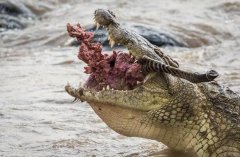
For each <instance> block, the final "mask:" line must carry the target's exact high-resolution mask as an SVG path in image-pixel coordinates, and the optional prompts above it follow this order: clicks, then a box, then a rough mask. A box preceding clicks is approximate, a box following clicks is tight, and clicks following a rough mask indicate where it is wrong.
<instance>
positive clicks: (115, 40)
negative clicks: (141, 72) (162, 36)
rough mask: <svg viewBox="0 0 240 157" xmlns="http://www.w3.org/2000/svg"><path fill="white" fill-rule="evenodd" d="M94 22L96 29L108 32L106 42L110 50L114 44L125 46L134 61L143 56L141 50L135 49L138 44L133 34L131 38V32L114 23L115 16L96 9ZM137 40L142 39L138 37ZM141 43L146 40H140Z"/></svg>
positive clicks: (107, 11)
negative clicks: (103, 29) (103, 28)
mask: <svg viewBox="0 0 240 157" xmlns="http://www.w3.org/2000/svg"><path fill="white" fill-rule="evenodd" d="M94 20H95V24H96V28H97V29H98V28H99V27H100V26H102V27H106V29H107V31H108V40H109V45H110V47H111V48H112V47H113V46H114V45H115V44H117V45H122V46H125V47H126V48H127V49H128V51H129V53H131V54H132V55H133V56H134V57H135V58H136V59H138V58H139V57H141V56H143V53H142V50H141V49H138V48H137V49H136V46H135V45H136V43H138V41H137V39H135V37H134V36H135V35H136V36H139V35H138V34H135V33H134V36H132V32H129V31H128V30H126V29H125V28H123V27H121V26H120V24H119V23H118V22H117V21H116V16H115V15H114V14H113V13H112V12H111V11H109V10H103V9H98V10H96V11H95V13H94ZM139 38H142V37H140V36H139ZM142 41H146V42H147V43H149V42H148V41H147V40H146V39H144V38H142Z"/></svg>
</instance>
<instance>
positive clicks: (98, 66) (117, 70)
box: [67, 24, 144, 90]
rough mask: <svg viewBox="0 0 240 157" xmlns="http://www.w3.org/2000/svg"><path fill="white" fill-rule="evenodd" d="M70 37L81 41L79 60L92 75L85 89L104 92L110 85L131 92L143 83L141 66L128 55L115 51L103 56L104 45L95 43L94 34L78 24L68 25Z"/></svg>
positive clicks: (86, 71)
mask: <svg viewBox="0 0 240 157" xmlns="http://www.w3.org/2000/svg"><path fill="white" fill-rule="evenodd" d="M67 31H68V33H69V36H71V37H74V38H76V39H77V40H78V41H81V43H82V44H81V46H80V49H79V52H78V58H79V59H80V60H82V61H84V62H85V63H86V64H87V66H86V67H84V68H85V73H87V74H90V76H89V78H88V80H87V81H86V83H85V87H87V88H91V89H95V90H102V89H103V88H104V87H106V86H107V85H109V86H110V87H111V88H113V89H118V90H120V89H124V90H130V89H133V88H134V87H135V86H136V85H137V81H139V82H142V81H143V79H144V75H143V74H142V73H141V65H140V64H138V63H134V61H135V59H134V57H133V56H131V55H130V54H128V53H123V52H121V51H119V52H116V51H113V52H112V54H103V53H102V45H101V44H100V43H93V37H94V33H93V32H85V31H84V29H83V28H82V27H81V26H80V24H77V25H76V26H72V25H70V24H67Z"/></svg>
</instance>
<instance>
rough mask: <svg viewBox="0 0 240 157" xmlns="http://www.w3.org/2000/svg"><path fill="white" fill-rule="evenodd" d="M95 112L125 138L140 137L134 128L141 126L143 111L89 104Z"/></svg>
mask: <svg viewBox="0 0 240 157" xmlns="http://www.w3.org/2000/svg"><path fill="white" fill-rule="evenodd" d="M89 104H90V106H91V107H92V109H93V110H94V112H95V113H96V114H97V115H98V116H99V117H100V118H101V119H102V120H103V121H104V122H105V123H106V124H107V125H108V126H109V127H110V128H111V129H112V130H114V131H116V132H117V133H119V134H122V135H125V136H138V135H137V132H136V131H134V129H133V127H134V126H136V125H139V126H140V122H141V119H142V118H143V117H144V115H145V113H144V112H143V111H139V110H134V109H129V108H124V107H119V106H115V105H111V104H103V103H93V102H90V103H89Z"/></svg>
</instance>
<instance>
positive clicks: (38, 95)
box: [0, 0, 240, 157]
mask: <svg viewBox="0 0 240 157" xmlns="http://www.w3.org/2000/svg"><path fill="white" fill-rule="evenodd" d="M22 1H23V2H24V3H25V4H27V6H28V7H30V8H31V9H32V10H33V11H34V13H35V14H37V15H39V16H40V18H39V20H36V21H35V22H34V24H32V25H30V26H29V27H28V28H26V29H24V30H20V31H16V30H15V31H7V32H3V33H2V34H0V67H1V68H0V156H1V155H2V156H168V157H170V156H179V155H173V154H172V153H171V152H169V151H168V150H166V147H165V146H164V145H162V144H161V143H159V142H155V141H151V140H144V139H141V138H127V137H125V136H121V135H119V134H117V133H115V132H113V131H112V130H111V129H109V128H108V127H107V126H106V125H105V124H104V123H103V122H102V121H101V120H100V119H99V118H98V117H97V116H96V114H95V113H94V112H93V111H92V109H91V108H90V107H89V106H88V105H87V103H71V101H72V100H73V99H72V98H71V97H70V96H68V95H67V94H66V93H65V92H64V86H65V84H66V83H67V82H68V81H69V82H70V83H71V84H73V85H77V84H78V82H79V80H83V79H85V78H86V75H84V74H83V72H82V70H81V69H82V68H83V66H84V65H83V64H82V63H81V62H79V61H78V59H77V57H76V52H77V48H76V47H70V46H67V43H68V42H69V41H68V40H69V37H68V36H67V34H66V27H65V26H66V23H67V22H71V23H77V22H80V23H81V24H83V25H88V24H91V23H93V21H92V17H93V16H92V14H93V11H94V10H95V9H96V8H105V9H108V8H110V9H111V10H113V11H114V12H115V13H116V14H117V15H118V17H119V20H120V21H121V22H131V23H140V24H143V25H152V26H153V27H155V28H160V29H162V30H165V31H166V32H169V33H171V34H173V35H174V36H176V37H177V39H178V40H179V41H181V42H183V43H185V44H186V45H188V47H189V48H178V47H172V48H170V47H166V48H163V51H165V52H166V53H168V54H169V55H171V56H173V57H174V58H176V59H177V60H178V61H179V62H180V64H181V66H182V67H183V68H184V69H188V70H189V69H192V70H193V71H200V72H201V71H202V72H203V71H206V70H207V69H211V68H212V69H215V70H217V71H218V72H219V73H220V77H219V78H218V79H217V80H218V81H219V82H221V83H222V84H224V85H226V86H230V87H231V88H232V89H233V90H235V91H240V2H239V1H237V0H235V1H234V0H232V1H229V2H226V1H225V0H211V1H209V0H201V1H198V0H193V1H190V0H173V1H168V0H163V1H161V2H160V1H157V0H152V1H140V0H139V1H138V0H132V1H128V0H123V1H117V0H116V1H114V0H105V1H101V2H100V1H84V0H82V1H77V0H75V1H74V0H71V1H64V0H58V1H48V2H44V1H36V2H32V1H30V0H22Z"/></svg>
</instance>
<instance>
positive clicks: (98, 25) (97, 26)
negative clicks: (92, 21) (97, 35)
mask: <svg viewBox="0 0 240 157" xmlns="http://www.w3.org/2000/svg"><path fill="white" fill-rule="evenodd" d="M99 27H100V24H99V23H97V22H96V30H98V28H99Z"/></svg>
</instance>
